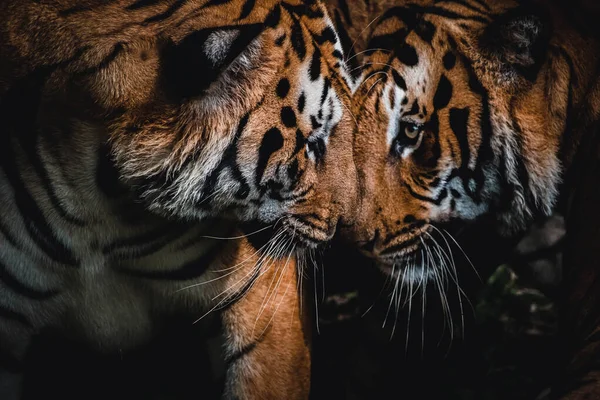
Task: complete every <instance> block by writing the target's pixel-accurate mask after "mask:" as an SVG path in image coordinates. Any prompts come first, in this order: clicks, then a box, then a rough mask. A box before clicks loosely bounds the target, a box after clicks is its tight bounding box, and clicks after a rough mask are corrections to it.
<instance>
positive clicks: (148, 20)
mask: <svg viewBox="0 0 600 400" xmlns="http://www.w3.org/2000/svg"><path fill="white" fill-rule="evenodd" d="M186 1H187V0H177V1H176V2H175V3H173V4H171V6H170V7H169V8H168V9H167V11H165V12H163V13H160V14H158V15H155V16H153V17H150V18H146V19H145V20H144V22H142V24H151V23H155V22H161V21H164V20H165V19H167V18H170V17H171V16H173V14H175V13H176V12H177V10H179V9H180V8H181V7H183V5H184V4H185V2H186Z"/></svg>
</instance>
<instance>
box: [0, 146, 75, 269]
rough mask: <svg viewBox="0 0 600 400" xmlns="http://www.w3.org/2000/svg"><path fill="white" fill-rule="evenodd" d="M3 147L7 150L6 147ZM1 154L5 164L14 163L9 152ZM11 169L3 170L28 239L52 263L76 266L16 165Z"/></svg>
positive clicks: (72, 256)
mask: <svg viewBox="0 0 600 400" xmlns="http://www.w3.org/2000/svg"><path fill="white" fill-rule="evenodd" d="M4 147H6V148H7V150H8V146H4ZM2 153H4V154H3V158H4V160H6V161H7V162H10V161H14V160H10V161H9V157H11V156H10V155H7V154H6V153H9V152H7V151H3V152H2ZM13 168H14V169H13ZM13 168H5V172H6V176H7V177H8V181H9V183H10V184H11V185H12V186H13V190H14V192H15V202H16V205H17V209H18V211H19V213H20V214H21V216H22V218H23V222H24V225H25V229H26V230H27V233H28V234H29V236H30V238H31V239H32V240H33V241H34V242H35V243H36V245H37V246H38V247H39V248H40V249H41V250H42V251H43V252H44V253H46V254H47V255H48V256H49V257H50V258H51V259H53V260H54V261H57V262H59V263H62V264H67V265H72V266H75V265H77V264H78V262H77V260H76V259H75V256H74V255H73V254H72V253H71V250H70V249H69V248H67V246H65V244H64V243H62V242H61V241H59V240H58V238H57V237H56V236H55V234H54V232H53V231H52V228H51V227H50V225H49V224H48V222H47V221H46V218H45V217H44V214H43V212H42V210H40V208H39V207H38V205H37V204H36V202H35V200H34V199H33V197H31V194H30V193H29V192H28V191H27V189H26V188H25V184H24V183H23V181H22V180H21V179H20V177H19V174H18V172H17V171H16V165H15V166H14V167H13Z"/></svg>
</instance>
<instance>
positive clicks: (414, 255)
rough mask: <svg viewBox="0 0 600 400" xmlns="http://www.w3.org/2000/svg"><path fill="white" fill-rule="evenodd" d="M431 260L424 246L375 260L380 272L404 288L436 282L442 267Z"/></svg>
mask: <svg viewBox="0 0 600 400" xmlns="http://www.w3.org/2000/svg"><path fill="white" fill-rule="evenodd" d="M436 261H437V260H431V259H429V257H428V256H427V253H424V252H423V248H422V246H416V245H415V246H414V249H413V250H412V251H405V252H402V254H397V255H395V256H392V255H389V256H384V257H377V258H375V259H374V262H375V264H376V265H377V267H378V269H379V271H381V272H382V273H383V274H384V275H385V276H387V277H389V278H390V279H391V280H392V282H393V283H394V284H396V283H398V284H400V285H404V286H407V285H408V286H410V285H414V284H422V283H425V284H427V282H429V281H432V280H435V279H436V277H438V275H439V273H440V271H441V270H442V267H441V265H439V264H438V262H436Z"/></svg>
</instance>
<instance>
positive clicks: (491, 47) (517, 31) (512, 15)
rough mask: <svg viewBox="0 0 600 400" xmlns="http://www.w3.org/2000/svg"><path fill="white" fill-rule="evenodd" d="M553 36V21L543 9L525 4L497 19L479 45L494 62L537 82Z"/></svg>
mask: <svg viewBox="0 0 600 400" xmlns="http://www.w3.org/2000/svg"><path fill="white" fill-rule="evenodd" d="M550 33H551V26H550V19H549V18H548V17H547V16H546V15H545V14H543V13H542V12H541V11H540V10H539V8H538V9H534V8H533V6H526V5H522V6H519V7H516V8H513V9H511V10H509V11H507V12H506V13H504V14H501V15H499V16H498V17H496V18H495V19H494V21H492V22H491V23H490V24H489V25H488V26H487V27H486V28H485V30H484V32H483V34H482V36H481V37H480V40H479V45H480V49H481V50H482V51H483V52H484V54H486V55H487V56H488V57H490V58H491V59H493V60H497V61H499V62H500V63H501V64H502V65H503V66H504V67H507V68H510V69H513V70H515V71H516V72H518V73H520V74H522V75H523V76H524V77H525V78H527V79H530V80H534V79H535V77H536V76H537V71H539V68H540V67H541V65H542V64H543V62H544V60H545V58H546V51H547V48H548V44H549V41H550Z"/></svg>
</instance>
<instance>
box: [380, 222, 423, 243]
mask: <svg viewBox="0 0 600 400" xmlns="http://www.w3.org/2000/svg"><path fill="white" fill-rule="evenodd" d="M409 217H410V216H408V215H407V216H406V217H405V218H404V222H405V223H408V224H409V225H407V226H405V227H403V228H402V229H399V230H397V231H395V232H394V233H392V234H390V235H387V236H386V237H385V238H384V239H383V241H382V242H381V244H382V245H383V246H387V245H388V244H390V243H391V242H392V241H393V240H394V239H395V238H397V237H398V236H401V235H406V234H407V233H410V232H412V231H415V230H417V229H419V228H422V227H423V226H425V224H426V223H427V221H425V220H423V219H419V220H415V221H412V219H411V218H409ZM412 217H413V218H414V216H412Z"/></svg>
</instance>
